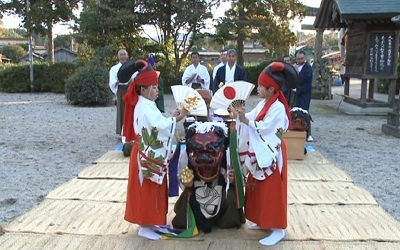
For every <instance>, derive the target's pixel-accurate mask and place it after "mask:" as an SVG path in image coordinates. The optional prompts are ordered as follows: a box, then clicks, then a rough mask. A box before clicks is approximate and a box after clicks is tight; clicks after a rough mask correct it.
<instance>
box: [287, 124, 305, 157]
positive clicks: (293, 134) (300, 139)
mask: <svg viewBox="0 0 400 250" xmlns="http://www.w3.org/2000/svg"><path fill="white" fill-rule="evenodd" d="M306 135H307V133H306V131H295V130H288V131H286V133H285V134H284V135H283V140H285V143H286V149H287V155H288V160H303V159H304V147H305V145H306Z"/></svg>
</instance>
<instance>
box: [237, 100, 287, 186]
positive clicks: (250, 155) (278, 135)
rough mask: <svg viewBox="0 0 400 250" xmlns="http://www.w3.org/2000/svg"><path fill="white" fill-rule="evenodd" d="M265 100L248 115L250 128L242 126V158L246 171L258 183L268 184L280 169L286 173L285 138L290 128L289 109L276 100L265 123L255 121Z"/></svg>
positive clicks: (240, 145)
mask: <svg viewBox="0 0 400 250" xmlns="http://www.w3.org/2000/svg"><path fill="white" fill-rule="evenodd" d="M265 102H266V101H265V100H262V101H261V102H259V103H258V104H257V106H256V107H255V108H254V109H253V110H252V111H250V112H249V113H246V118H247V119H249V125H248V126H247V125H246V124H244V123H240V122H239V123H238V126H239V127H238V134H239V136H238V141H239V155H240V161H241V163H242V167H243V171H244V173H246V172H247V171H249V172H250V173H251V174H252V175H253V177H254V178H255V179H257V180H264V179H265V178H267V177H268V176H269V175H271V174H272V172H273V171H274V170H275V169H276V167H278V168H279V171H282V163H283V161H282V160H283V159H282V152H281V139H282V134H283V133H284V132H286V130H287V129H288V126H289V119H288V117H287V115H286V112H285V106H284V105H283V104H282V103H281V102H280V101H279V100H276V101H275V102H274V103H273V104H272V105H271V107H270V108H269V110H268V112H267V114H266V115H265V117H264V119H262V120H261V121H258V122H256V121H255V119H256V117H257V115H258V114H259V113H260V111H261V109H262V108H263V107H264V104H265Z"/></svg>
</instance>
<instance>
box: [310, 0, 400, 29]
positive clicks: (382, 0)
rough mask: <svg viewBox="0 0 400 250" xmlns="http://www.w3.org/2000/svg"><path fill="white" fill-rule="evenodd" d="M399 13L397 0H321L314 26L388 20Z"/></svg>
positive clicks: (334, 25)
mask: <svg viewBox="0 0 400 250" xmlns="http://www.w3.org/2000/svg"><path fill="white" fill-rule="evenodd" d="M399 14H400V3H399V0H379V1H378V0H351V1H350V0H322V1H321V6H320V8H319V11H318V14H317V17H316V18H315V22H314V27H315V28H328V29H331V28H334V29H336V28H343V27H347V26H348V22H349V21H364V20H373V21H374V22H382V21H384V22H390V19H391V18H392V17H393V16H396V15H399Z"/></svg>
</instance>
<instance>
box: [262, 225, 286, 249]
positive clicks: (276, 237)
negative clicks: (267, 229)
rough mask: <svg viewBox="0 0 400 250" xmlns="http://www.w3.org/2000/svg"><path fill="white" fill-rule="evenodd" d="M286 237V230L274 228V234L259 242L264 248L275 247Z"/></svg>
mask: <svg viewBox="0 0 400 250" xmlns="http://www.w3.org/2000/svg"><path fill="white" fill-rule="evenodd" d="M284 237H285V229H280V228H274V229H272V233H271V234H270V235H269V236H268V237H265V238H264V239H261V240H259V241H258V242H260V244H261V245H263V246H273V245H275V244H276V243H278V242H279V241H281V240H282V239H283V238H284Z"/></svg>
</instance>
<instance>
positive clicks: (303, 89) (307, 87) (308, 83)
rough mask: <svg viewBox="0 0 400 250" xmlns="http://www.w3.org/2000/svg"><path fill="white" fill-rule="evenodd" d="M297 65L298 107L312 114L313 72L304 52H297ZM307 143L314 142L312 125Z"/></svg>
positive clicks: (308, 132)
mask: <svg viewBox="0 0 400 250" xmlns="http://www.w3.org/2000/svg"><path fill="white" fill-rule="evenodd" d="M295 56H296V64H295V65H294V67H295V68H296V69H297V71H298V72H299V78H300V80H299V85H298V86H297V87H296V105H295V106H296V107H298V108H302V109H304V110H307V111H308V113H310V102H311V91H312V78H313V70H312V67H311V65H310V64H309V63H308V62H307V61H306V55H305V53H304V51H302V50H298V51H296V54H295ZM307 141H308V142H311V141H314V139H313V137H312V136H311V124H310V125H309V126H308V130H307Z"/></svg>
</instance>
